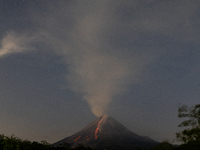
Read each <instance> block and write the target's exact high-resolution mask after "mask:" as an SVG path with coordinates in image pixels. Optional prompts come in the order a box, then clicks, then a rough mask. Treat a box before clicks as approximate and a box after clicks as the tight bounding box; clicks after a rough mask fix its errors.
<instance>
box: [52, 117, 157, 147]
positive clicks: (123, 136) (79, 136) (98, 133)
mask: <svg viewBox="0 0 200 150" xmlns="http://www.w3.org/2000/svg"><path fill="white" fill-rule="evenodd" d="M65 143H68V144H70V145H71V147H76V146H78V145H79V144H81V145H83V146H85V147H91V148H93V149H97V150H124V149H125V150H134V149H138V148H139V149H147V150H148V149H151V148H153V147H155V146H156V145H157V144H158V142H156V141H154V140H152V139H150V138H149V137H144V136H139V135H137V134H135V133H133V132H132V131H130V130H129V129H127V128H126V127H124V126H123V125H122V124H121V123H119V122H118V121H116V120H115V119H113V118H112V117H108V116H102V117H99V118H97V119H96V120H95V121H93V122H92V123H90V124H89V125H88V126H86V127H85V128H84V129H82V130H81V131H79V132H77V133H75V134H73V135H72V136H69V137H66V138H64V139H62V140H60V141H58V142H56V143H55V144H53V145H54V146H59V145H64V144H65Z"/></svg>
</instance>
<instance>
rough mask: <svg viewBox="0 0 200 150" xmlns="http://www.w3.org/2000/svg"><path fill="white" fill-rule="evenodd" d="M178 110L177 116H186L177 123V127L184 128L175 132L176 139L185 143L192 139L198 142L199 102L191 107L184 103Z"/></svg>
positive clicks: (199, 128)
mask: <svg viewBox="0 0 200 150" xmlns="http://www.w3.org/2000/svg"><path fill="white" fill-rule="evenodd" d="M178 112H179V114H178V117H180V118H187V120H185V121H183V122H182V123H181V124H179V127H185V129H184V130H183V131H182V132H179V133H176V137H177V139H178V140H179V141H182V142H184V143H185V144H186V143H188V142H192V141H199V142H200V104H197V105H195V106H193V107H188V106H186V105H184V106H182V107H180V108H179V110H178Z"/></svg>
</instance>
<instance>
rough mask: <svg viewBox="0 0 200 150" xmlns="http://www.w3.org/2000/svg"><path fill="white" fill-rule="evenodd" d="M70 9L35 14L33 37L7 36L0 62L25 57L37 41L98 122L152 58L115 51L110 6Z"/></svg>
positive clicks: (86, 5) (125, 50)
mask: <svg viewBox="0 0 200 150" xmlns="http://www.w3.org/2000/svg"><path fill="white" fill-rule="evenodd" d="M91 2H92V3H91ZM47 6H48V5H47ZM69 6H70V7H69ZM69 6H68V5H63V4H60V5H59V7H55V6H51V7H50V8H48V12H47V13H45V14H44V15H41V14H40V15H38V14H37V13H35V14H33V21H34V25H35V26H34V27H35V28H38V30H37V32H36V33H35V35H34V36H32V37H30V36H26V37H25V36H19V35H17V34H14V33H10V34H8V35H7V36H5V37H4V38H3V39H2V42H1V49H0V56H3V55H6V54H10V53H16V52H18V53H19V52H25V51H27V50H29V49H30V45H31V44H33V43H34V42H38V41H39V42H40V43H41V42H42V43H44V44H45V45H48V46H49V47H50V49H51V50H53V52H54V53H55V54H56V55H60V56H61V58H62V59H63V62H64V63H65V64H66V65H67V66H68V68H69V70H68V71H67V72H69V73H67V75H66V79H67V82H68V83H69V84H68V85H69V86H68V88H69V89H71V90H73V91H76V92H77V93H81V94H82V95H83V99H84V100H86V101H87V102H88V104H89V105H90V108H91V110H92V112H93V113H94V114H95V115H96V116H101V115H103V114H105V113H106V111H107V108H108V105H109V103H111V101H112V100H113V99H114V97H115V96H117V95H119V94H124V92H125V91H126V89H127V88H128V86H129V85H130V84H134V83H136V82H138V79H139V76H140V72H141V71H142V69H143V67H144V65H145V64H146V63H147V62H148V61H149V58H150V57H149V56H148V54H144V53H142V52H141V51H142V49H140V50H137V49H136V48H134V47H131V48H127V47H126V48H122V47H121V48H119V47H118V46H116V44H118V42H122V41H120V40H119V41H114V39H113V38H112V37H114V36H117V35H115V34H116V31H118V30H119V29H121V25H120V23H121V22H120V21H118V20H117V19H116V16H117V14H115V13H114V12H115V11H114V10H115V9H114V4H110V3H109V2H107V1H103V2H93V1H90V3H89V2H88V3H86V2H85V1H84V2H79V4H76V3H73V4H70V5H69ZM57 8H59V9H57ZM86 8H87V9H86ZM76 10H77V11H76ZM51 20H52V21H51ZM37 23H38V24H39V25H38V26H37ZM41 24H42V26H41ZM115 26H116V27H115ZM122 26H123V25H122ZM114 27H115V28H114ZM124 30H126V29H124ZM127 33H128V32H127ZM118 34H121V33H120V31H119V32H118ZM33 37H37V38H33ZM122 37H123V35H122ZM27 39H29V40H27ZM30 41H31V42H30ZM30 43H31V44H30ZM121 44H122V45H123V43H121ZM51 52H52V51H51Z"/></svg>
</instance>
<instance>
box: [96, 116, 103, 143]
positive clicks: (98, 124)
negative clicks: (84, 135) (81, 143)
mask: <svg viewBox="0 0 200 150" xmlns="http://www.w3.org/2000/svg"><path fill="white" fill-rule="evenodd" d="M102 120H103V117H102V118H101V120H100V121H99V122H98V123H97V128H96V130H95V139H97V133H98V131H99V126H100V123H101V121H102Z"/></svg>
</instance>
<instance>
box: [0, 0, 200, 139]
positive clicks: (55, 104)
mask: <svg viewBox="0 0 200 150" xmlns="http://www.w3.org/2000/svg"><path fill="white" fill-rule="evenodd" d="M0 3H1V4H0V20H1V23H0V120H1V123H0V134H5V135H8V136H9V135H11V134H15V135H16V136H17V137H20V138H22V139H28V140H32V141H33V140H35V141H41V140H47V141H48V142H50V143H53V142H56V141H58V140H61V139H62V138H64V137H67V136H70V135H72V134H74V133H75V132H77V131H79V130H80V129H82V128H83V127H85V126H86V125H88V124H89V123H90V122H92V121H93V120H95V119H96V117H98V116H101V115H104V114H108V115H110V116H112V117H113V118H115V119H116V120H118V121H119V122H121V123H122V124H124V125H125V126H126V127H127V128H129V129H130V130H131V131H133V132H134V133H137V134H139V135H143V136H149V137H151V138H152V139H154V140H157V141H159V142H161V141H164V140H169V141H173V140H174V139H175V133H176V132H177V131H180V130H181V129H178V128H177V126H178V124H179V123H180V122H181V121H182V120H180V119H179V118H178V117H177V114H178V108H179V107H180V106H182V105H184V104H186V105H188V106H193V105H195V104H198V103H199V98H200V91H199V90H200V80H199V77H200V69H199V68H200V46H199V41H200V1H199V0H193V1H188V0H144V1H141V0H101V1H93V0H84V1H80V0H71V1H70V0H56V1H55V0H43V1H41V0H33V1H29V0H2V1H1V2H0Z"/></svg>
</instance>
